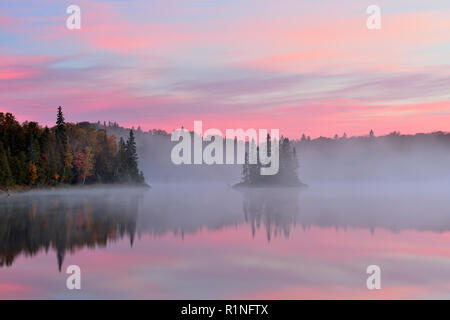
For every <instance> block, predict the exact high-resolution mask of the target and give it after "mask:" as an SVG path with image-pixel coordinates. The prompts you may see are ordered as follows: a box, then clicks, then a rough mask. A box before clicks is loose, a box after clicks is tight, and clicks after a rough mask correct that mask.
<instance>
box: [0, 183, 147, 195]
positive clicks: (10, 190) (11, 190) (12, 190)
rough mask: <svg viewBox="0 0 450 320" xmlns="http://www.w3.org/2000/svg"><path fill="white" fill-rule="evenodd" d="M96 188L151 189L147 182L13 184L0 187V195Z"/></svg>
mask: <svg viewBox="0 0 450 320" xmlns="http://www.w3.org/2000/svg"><path fill="white" fill-rule="evenodd" d="M97 188H110V189H125V188H133V189H145V190H149V189H151V186H150V185H148V184H146V183H145V184H119V183H113V184H107V183H98V184H87V185H82V184H75V185H70V184H61V185H55V186H13V187H0V197H3V196H10V195H13V194H19V193H27V192H33V191H57V190H89V189H97Z"/></svg>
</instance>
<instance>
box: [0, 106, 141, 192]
mask: <svg viewBox="0 0 450 320" xmlns="http://www.w3.org/2000/svg"><path fill="white" fill-rule="evenodd" d="M62 183H64V184H77V183H80V184H88V183H89V184H93V183H133V184H135V183H138V184H140V183H144V176H143V174H142V172H140V171H139V170H138V163H137V151H136V143H135V141H134V134H133V132H132V131H130V138H129V139H128V141H127V142H125V141H123V140H122V139H121V141H120V142H119V144H118V143H117V141H116V138H115V137H114V136H109V135H108V133H107V131H106V130H98V129H97V128H96V127H95V126H93V125H91V124H89V123H86V122H83V123H78V124H73V123H65V119H64V116H63V113H62V108H61V107H59V108H58V114H57V122H56V125H55V126H54V127H52V128H48V127H41V126H39V125H38V123H36V122H28V121H27V122H24V123H23V124H20V123H19V122H18V121H17V120H16V119H15V117H14V116H13V115H12V114H11V113H6V114H4V113H1V112H0V186H13V185H23V186H27V185H29V186H34V185H37V186H39V185H56V184H62Z"/></svg>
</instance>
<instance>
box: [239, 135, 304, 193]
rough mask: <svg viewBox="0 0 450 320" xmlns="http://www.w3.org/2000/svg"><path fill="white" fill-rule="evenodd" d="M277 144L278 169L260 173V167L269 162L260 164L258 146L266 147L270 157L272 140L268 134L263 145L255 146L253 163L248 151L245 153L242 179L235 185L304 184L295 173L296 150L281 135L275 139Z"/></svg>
mask: <svg viewBox="0 0 450 320" xmlns="http://www.w3.org/2000/svg"><path fill="white" fill-rule="evenodd" d="M274 143H280V145H279V170H278V172H277V173H276V174H274V175H261V171H260V169H261V167H265V166H269V165H270V164H266V165H264V164H262V163H261V161H260V158H259V148H267V149H266V152H267V155H268V156H269V157H270V156H271V152H272V141H271V139H270V135H267V140H266V142H265V143H264V144H263V145H260V146H258V147H257V148H256V153H257V156H256V158H257V160H256V163H255V164H252V163H250V161H249V153H248V152H246V154H245V163H244V164H243V169H242V181H241V182H240V183H238V184H237V185H236V186H237V187H247V186H248V187H263V186H289V187H301V186H305V185H304V184H303V183H302V182H301V181H300V179H299V178H298V175H297V170H298V168H299V164H298V158H297V152H296V150H295V148H293V147H292V145H291V142H290V140H289V139H288V138H284V137H281V141H280V142H278V141H275V142H274ZM254 147H255V146H254V141H252V142H251V143H250V145H249V149H250V153H252V152H253V150H252V148H254Z"/></svg>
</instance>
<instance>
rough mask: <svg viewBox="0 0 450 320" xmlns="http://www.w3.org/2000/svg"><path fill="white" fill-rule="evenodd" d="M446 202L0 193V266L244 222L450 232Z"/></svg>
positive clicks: (263, 226) (382, 196) (194, 193)
mask: <svg viewBox="0 0 450 320" xmlns="http://www.w3.org/2000/svg"><path fill="white" fill-rule="evenodd" d="M449 204H450V200H449V198H448V197H447V196H446V195H443V194H439V193H433V194H423V193H420V194H411V193H410V192H396V193H392V192H391V191H389V190H387V191H386V192H384V193H380V192H373V190H372V191H370V190H365V191H364V190H359V191H357V190H350V191H342V190H341V191H339V192H336V191H332V192H330V190H312V191H311V190H306V191H302V190H297V189H253V190H252V189H248V190H245V189H244V190H234V189H232V188H229V187H223V186H214V185H211V186H175V185H172V186H170V185H164V186H163V185H160V186H155V187H154V188H153V189H152V190H150V191H142V190H133V191H129V190H128V191H126V190H124V189H118V190H117V189H111V190H100V189H98V190H97V189H95V190H90V191H88V192H86V191H82V190H78V191H71V192H61V191H60V192H39V193H28V194H16V195H13V196H11V197H8V198H6V197H3V198H0V266H11V265H13V263H14V261H15V259H16V258H17V257H18V256H19V255H21V254H23V255H25V256H30V257H31V256H34V255H36V254H38V253H39V252H41V251H45V252H48V251H49V249H52V250H53V251H55V252H56V256H57V263H58V268H59V270H61V267H62V264H63V260H64V257H65V255H66V254H67V253H68V252H70V253H75V252H76V251H78V250H81V249H82V248H85V247H87V248H89V249H94V248H96V247H105V246H107V244H108V243H110V242H114V241H118V240H120V239H124V238H126V239H127V240H129V243H130V245H131V246H133V242H134V239H135V234H136V235H137V236H138V237H141V236H142V235H144V234H147V235H151V236H154V237H161V236H163V235H165V234H167V233H173V234H175V235H176V236H177V237H178V236H179V237H180V238H181V239H184V237H185V236H186V235H187V234H195V233H198V232H199V231H201V230H202V229H208V230H219V229H223V228H225V227H229V226H239V225H248V226H250V230H251V235H250V234H249V235H248V237H249V238H251V237H255V234H256V233H257V232H258V230H264V231H263V232H264V233H265V237H266V239H267V241H268V242H270V241H271V239H273V238H274V237H278V236H282V237H285V238H288V237H289V236H290V235H291V234H292V233H293V232H294V229H295V228H296V226H301V229H302V230H305V229H309V228H310V227H311V226H318V227H334V228H335V229H337V230H339V229H343V230H347V229H349V228H359V229H364V230H368V231H370V232H371V233H374V232H375V230H376V229H387V230H390V231H393V232H398V231H401V230H405V229H413V230H418V231H425V230H426V231H433V232H443V231H448V230H450V213H449V210H450V209H449V208H450V206H449ZM295 232H297V230H296V231H295ZM298 232H301V230H298Z"/></svg>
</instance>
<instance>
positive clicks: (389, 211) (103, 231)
mask: <svg viewBox="0 0 450 320" xmlns="http://www.w3.org/2000/svg"><path fill="white" fill-rule="evenodd" d="M153 138H155V137H153ZM153 138H152V139H153ZM158 139H159V138H158ZM152 141H153V140H152ZM424 141H425V142H424ZM140 143H141V149H140V150H141V151H140V155H139V156H140V161H141V164H140V165H141V167H142V168H143V169H144V171H145V174H146V177H147V179H148V182H149V184H150V185H151V187H152V188H151V189H148V190H147V189H139V188H129V187H111V188H105V187H94V186H90V187H87V188H73V189H56V190H46V191H32V192H27V193H15V194H11V196H9V197H8V196H6V195H2V196H0V298H11V297H27V298H38V297H40V298H43V297H47V298H48V297H58V298H88V299H91V298H108V297H109V298H160V299H166V298H167V299H169V298H185V299H189V298H360V297H367V298H430V297H437V298H449V297H450V282H448V280H447V279H450V271H447V270H450V268H447V267H446V266H449V265H450V248H449V247H448V241H449V240H450V232H449V231H450V197H449V192H450V188H449V187H450V180H449V179H448V177H449V169H448V164H449V163H450V161H449V160H450V151H449V149H450V148H447V145H448V144H447V137H446V136H433V135H427V136H424V137H416V138H414V139H413V138H406V137H403V138H401V137H398V136H392V137H386V138H384V139H383V138H379V139H378V138H377V139H376V140H370V138H364V139H360V140H358V139H347V140H337V141H336V140H323V141H316V142H309V143H308V142H297V143H296V144H295V146H296V149H297V152H298V155H299V162H300V165H301V166H300V170H299V177H300V179H301V180H302V181H303V182H304V183H306V184H308V188H300V189H299V188H253V189H251V188H247V189H245V188H244V189H236V188H232V187H231V185H232V184H234V183H236V182H238V181H239V179H240V174H241V170H242V168H241V166H225V165H223V166H210V167H204V166H196V167H194V166H184V167H183V166H180V167H176V168H175V169H174V170H173V171H171V170H172V169H173V168H174V167H173V165H171V164H170V163H169V164H167V163H166V162H164V161H163V160H162V159H164V157H166V156H167V154H166V153H150V152H149V153H148V154H147V153H143V151H142V150H146V148H145V147H143V146H142V144H143V143H144V142H143V141H142V140H141V141H140ZM152 143H154V141H153V142H152ZM161 143H162V145H165V148H166V149H168V150H170V145H168V144H167V145H166V144H165V142H164V143H163V142H161ZM161 163H165V165H161ZM215 168H218V169H219V170H215ZM169 171H170V172H171V173H170V174H168V179H167V180H168V181H165V182H162V181H163V180H164V179H163V174H164V173H165V172H169ZM70 264H77V265H80V267H81V268H82V270H83V272H84V273H83V275H84V282H83V283H84V288H83V290H82V291H81V292H77V293H73V292H69V291H68V290H67V289H65V277H66V275H65V268H67V266H68V265H70ZM371 264H377V265H380V267H381V269H382V272H383V282H382V283H383V284H382V286H383V290H380V291H379V292H372V291H369V290H367V289H366V287H365V280H366V278H367V275H366V273H365V268H366V267H367V266H368V265H371Z"/></svg>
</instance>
